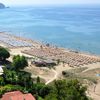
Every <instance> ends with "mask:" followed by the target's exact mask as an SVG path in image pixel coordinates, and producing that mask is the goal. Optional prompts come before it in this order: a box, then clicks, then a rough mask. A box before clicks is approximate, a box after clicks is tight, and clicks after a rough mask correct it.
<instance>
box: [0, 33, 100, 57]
mask: <svg viewBox="0 0 100 100" xmlns="http://www.w3.org/2000/svg"><path fill="white" fill-rule="evenodd" d="M1 34H2V35H8V36H10V38H15V39H16V40H18V41H25V42H28V43H32V44H33V45H32V46H26V47H34V46H36V47H40V46H41V45H42V46H46V45H47V44H44V43H41V42H40V41H34V40H32V39H28V38H23V37H18V36H16V35H13V34H10V33H7V32H0V35H1ZM48 44H49V43H48ZM0 45H1V46H3V47H7V48H10V49H11V48H13V49H14V48H23V47H24V46H16V47H15V46H11V47H9V44H7V43H5V42H4V41H1V40H0ZM49 47H54V48H58V49H60V50H63V51H65V52H72V53H73V52H74V53H78V54H82V55H86V56H93V57H97V58H99V57H100V55H97V54H92V53H90V52H85V51H84V52H83V51H78V50H75V49H68V48H63V47H58V46H54V45H51V44H49Z"/></svg>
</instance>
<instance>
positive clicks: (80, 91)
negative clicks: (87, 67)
mask: <svg viewBox="0 0 100 100" xmlns="http://www.w3.org/2000/svg"><path fill="white" fill-rule="evenodd" d="M53 87H54V88H53V90H52V91H51V93H50V94H48V95H47V96H46V97H45V100H51V98H54V99H53V100H88V98H87V96H86V94H85V91H86V88H85V87H83V86H82V85H81V84H80V83H79V81H78V80H70V81H66V80H57V81H55V82H54V85H53ZM50 97H51V98H50Z"/></svg>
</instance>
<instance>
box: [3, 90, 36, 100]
mask: <svg viewBox="0 0 100 100" xmlns="http://www.w3.org/2000/svg"><path fill="white" fill-rule="evenodd" d="M1 100H35V98H34V97H33V96H32V94H30V93H28V94H23V93H22V92H20V91H14V92H8V93H5V94H4V95H3V97H2V99H1Z"/></svg>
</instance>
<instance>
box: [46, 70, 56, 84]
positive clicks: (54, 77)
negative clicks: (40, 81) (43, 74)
mask: <svg viewBox="0 0 100 100" xmlns="http://www.w3.org/2000/svg"><path fill="white" fill-rule="evenodd" d="M52 71H53V72H54V73H55V76H54V77H53V78H52V79H50V80H49V81H47V82H46V83H45V84H46V85H47V84H49V83H51V82H52V81H54V80H55V79H57V76H58V73H57V72H56V71H55V70H54V69H52Z"/></svg>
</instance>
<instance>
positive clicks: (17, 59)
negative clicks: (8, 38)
mask: <svg viewBox="0 0 100 100" xmlns="http://www.w3.org/2000/svg"><path fill="white" fill-rule="evenodd" d="M12 65H13V67H14V69H15V70H20V69H24V68H25V67H26V66H28V62H27V59H26V58H25V57H24V56H19V55H17V56H14V57H13V63H12Z"/></svg>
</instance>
